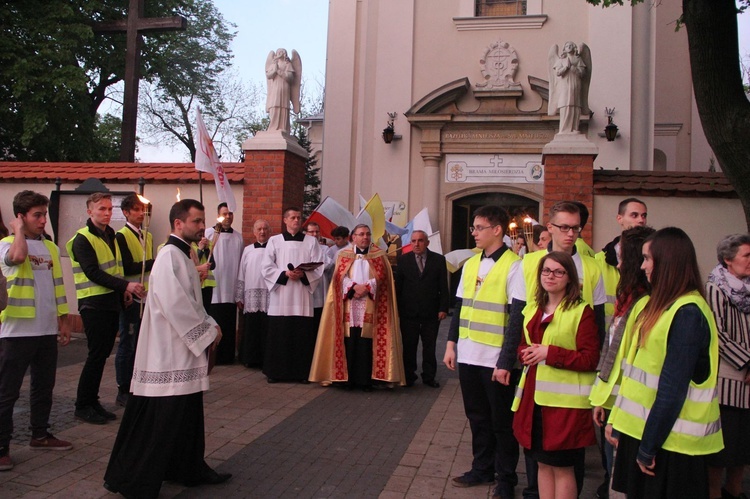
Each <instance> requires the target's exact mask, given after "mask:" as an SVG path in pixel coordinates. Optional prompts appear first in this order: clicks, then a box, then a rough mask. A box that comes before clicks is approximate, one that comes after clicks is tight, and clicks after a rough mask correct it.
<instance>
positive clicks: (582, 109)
mask: <svg viewBox="0 0 750 499" xmlns="http://www.w3.org/2000/svg"><path fill="white" fill-rule="evenodd" d="M547 61H548V68H549V108H548V114H549V115H550V116H554V115H555V114H557V112H558V111H560V131H559V133H580V132H579V130H578V125H579V122H580V119H581V114H589V113H591V110H590V109H589V86H590V84H591V50H590V49H589V47H588V46H587V45H586V44H585V43H582V44H581V49H580V51H579V50H578V47H577V46H576V44H575V43H573V42H565V45H564V46H563V50H562V53H559V54H558V47H557V45H553V46H552V47H551V48H550V50H549V55H548V56H547Z"/></svg>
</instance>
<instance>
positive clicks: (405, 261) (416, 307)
mask: <svg viewBox="0 0 750 499" xmlns="http://www.w3.org/2000/svg"><path fill="white" fill-rule="evenodd" d="M429 244H430V241H429V240H428V239H427V233H426V232H424V231H421V230H415V231H414V232H413V233H412V235H411V245H412V251H411V253H406V254H404V255H401V257H399V259H398V265H397V267H396V275H395V280H396V296H397V298H398V311H399V316H400V319H401V337H402V338H403V344H404V371H405V372H406V386H412V385H414V382H415V381H416V380H417V346H418V345H419V339H420V338H422V382H423V383H424V384H425V385H427V386H431V387H433V388H439V387H440V383H439V382H438V380H436V379H435V373H436V371H437V360H436V358H435V343H436V341H437V334H438V328H439V326H440V321H441V320H443V319H445V318H446V317H447V315H448V269H447V267H446V265H445V257H444V256H443V255H440V254H438V253H435V252H433V251H430V250H429V249H427V246H429Z"/></svg>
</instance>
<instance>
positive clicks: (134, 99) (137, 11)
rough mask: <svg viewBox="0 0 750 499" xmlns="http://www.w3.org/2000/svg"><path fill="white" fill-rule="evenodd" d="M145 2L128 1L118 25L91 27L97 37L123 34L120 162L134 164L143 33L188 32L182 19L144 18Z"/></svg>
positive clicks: (106, 24) (108, 22)
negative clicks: (124, 37)
mask: <svg viewBox="0 0 750 499" xmlns="http://www.w3.org/2000/svg"><path fill="white" fill-rule="evenodd" d="M144 1H145V0H130V4H129V6H128V17H127V19H123V20H121V21H105V22H100V23H96V24H95V25H94V32H96V33H126V34H127V45H126V51H125V98H124V99H123V103H122V144H121V145H120V161H124V162H128V163H132V162H134V161H135V131H136V124H137V120H138V82H139V80H140V74H139V69H140V67H141V47H142V45H143V36H142V33H154V32H165V31H178V30H185V29H186V28H187V19H185V18H184V17H182V16H173V17H143V11H144V8H143V4H144Z"/></svg>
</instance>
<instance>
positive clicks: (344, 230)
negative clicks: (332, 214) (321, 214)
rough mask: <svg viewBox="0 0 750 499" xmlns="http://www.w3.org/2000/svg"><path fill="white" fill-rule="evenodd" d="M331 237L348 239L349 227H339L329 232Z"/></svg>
mask: <svg viewBox="0 0 750 499" xmlns="http://www.w3.org/2000/svg"><path fill="white" fill-rule="evenodd" d="M331 236H332V237H349V227H344V226H343V225H339V226H338V227H336V228H335V229H333V230H332V231H331Z"/></svg>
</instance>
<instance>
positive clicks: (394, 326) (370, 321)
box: [310, 224, 405, 392]
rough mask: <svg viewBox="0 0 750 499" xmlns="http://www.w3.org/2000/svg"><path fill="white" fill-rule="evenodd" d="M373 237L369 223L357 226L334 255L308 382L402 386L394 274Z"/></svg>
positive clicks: (402, 376)
mask: <svg viewBox="0 0 750 499" xmlns="http://www.w3.org/2000/svg"><path fill="white" fill-rule="evenodd" d="M371 241H372V233H371V231H370V227H368V226H367V225H364V224H360V225H357V226H356V227H354V230H352V242H353V244H352V246H351V247H349V248H347V249H344V250H342V251H341V252H340V253H339V254H338V257H337V259H336V265H335V267H334V274H333V279H332V281H331V289H330V291H329V292H328V296H327V298H326V303H325V307H324V309H323V318H322V320H321V322H320V328H319V329H318V341H317V344H316V345H315V357H314V359H313V366H312V369H311V370H310V381H316V382H321V383H323V384H326V385H327V384H330V383H345V384H344V386H345V387H346V388H348V389H352V388H360V389H362V390H363V391H365V392H369V391H371V390H372V387H373V381H378V382H382V383H398V384H400V385H404V384H405V382H404V364H403V354H402V348H401V335H400V333H399V323H398V315H397V313H396V310H397V306H396V294H395V293H394V290H393V273H392V271H391V265H390V263H389V262H388V257H387V256H386V253H385V251H383V250H381V249H380V248H378V247H377V246H371V244H370V243H371Z"/></svg>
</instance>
